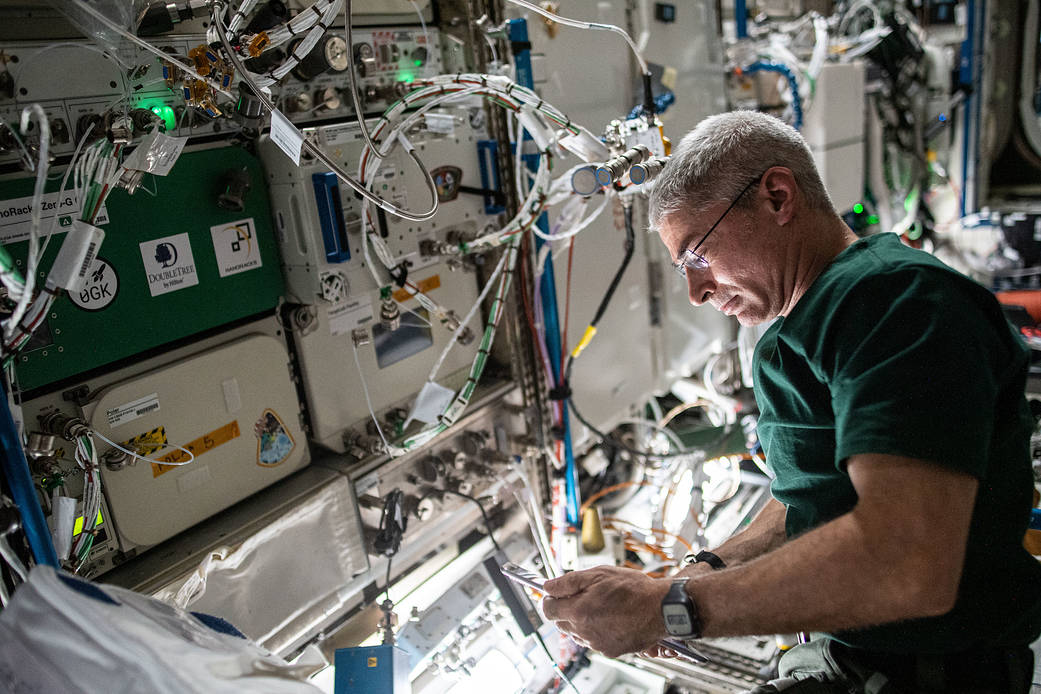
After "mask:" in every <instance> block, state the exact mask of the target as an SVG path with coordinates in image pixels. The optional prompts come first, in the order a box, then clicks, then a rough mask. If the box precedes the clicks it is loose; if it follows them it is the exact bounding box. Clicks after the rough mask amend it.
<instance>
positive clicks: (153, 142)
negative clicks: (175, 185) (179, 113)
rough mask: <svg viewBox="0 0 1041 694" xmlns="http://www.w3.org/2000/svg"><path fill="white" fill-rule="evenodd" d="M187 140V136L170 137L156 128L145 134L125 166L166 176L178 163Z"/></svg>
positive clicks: (124, 163)
mask: <svg viewBox="0 0 1041 694" xmlns="http://www.w3.org/2000/svg"><path fill="white" fill-rule="evenodd" d="M186 142H188V138H187V137H170V136H169V135H167V134H165V133H161V132H159V131H158V130H156V131H154V132H152V133H151V134H150V135H146V136H145V139H144V140H142V141H141V144H140V145H138V146H137V148H136V149H135V150H134V151H133V152H131V153H130V156H129V157H127V158H126V161H124V162H123V166H125V167H126V168H128V169H133V170H137V171H146V172H148V173H150V174H155V175H156V176H165V175H166V174H168V173H170V169H172V168H173V166H174V164H176V163H177V158H178V157H180V156H181V150H183V149H184V144H185V143H186Z"/></svg>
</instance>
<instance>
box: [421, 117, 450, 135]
mask: <svg viewBox="0 0 1041 694" xmlns="http://www.w3.org/2000/svg"><path fill="white" fill-rule="evenodd" d="M423 121H424V122H425V123H426V125H427V130H429V131H430V132H432V133H440V134H442V135H452V134H454V133H455V117H454V116H453V115H452V114H450V113H427V114H426V115H424V116H423Z"/></svg>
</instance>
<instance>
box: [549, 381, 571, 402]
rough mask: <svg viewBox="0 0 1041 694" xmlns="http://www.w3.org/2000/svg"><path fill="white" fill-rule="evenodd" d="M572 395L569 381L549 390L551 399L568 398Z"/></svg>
mask: <svg viewBox="0 0 1041 694" xmlns="http://www.w3.org/2000/svg"><path fill="white" fill-rule="evenodd" d="M570 397H571V386H570V385H569V384H568V382H567V381H565V382H563V383H561V384H560V385H559V386H554V387H553V388H551V389H550V391H549V399H550V400H557V401H560V400H567V399H568V398H570Z"/></svg>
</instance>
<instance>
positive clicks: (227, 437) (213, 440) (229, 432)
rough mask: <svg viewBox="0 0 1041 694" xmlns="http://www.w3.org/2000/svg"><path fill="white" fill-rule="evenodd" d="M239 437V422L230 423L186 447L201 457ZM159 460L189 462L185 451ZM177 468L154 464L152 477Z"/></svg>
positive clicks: (170, 454)
mask: <svg viewBox="0 0 1041 694" xmlns="http://www.w3.org/2000/svg"><path fill="white" fill-rule="evenodd" d="M238 437H239V423H238V420H236V421H234V422H229V423H228V424H225V425H224V426H222V427H221V428H219V429H214V430H213V431H211V432H210V433H208V434H205V435H203V436H200V437H199V438H197V439H195V440H194V441H192V442H191V443H189V444H187V445H186V446H184V447H185V448H187V449H188V450H189V451H191V452H192V455H195V456H200V455H202V454H203V453H206V452H207V451H211V450H213V449H214V448H216V447H217V446H220V445H222V444H225V443H227V442H228V441H231V440H232V439H237V438H238ZM159 460H161V461H163V462H164V463H183V462H186V461H187V460H188V454H187V453H185V452H184V451H174V452H172V453H167V454H166V455H164V456H162V457H161V458H159ZM175 468H177V465H158V464H156V463H152V477H158V476H159V475H162V474H163V473H166V472H169V471H170V470H173V469H175Z"/></svg>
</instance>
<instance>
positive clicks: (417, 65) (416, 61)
mask: <svg viewBox="0 0 1041 694" xmlns="http://www.w3.org/2000/svg"><path fill="white" fill-rule="evenodd" d="M412 62H413V64H414V65H415V66H416V67H423V61H422V60H413V61H412Z"/></svg>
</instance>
